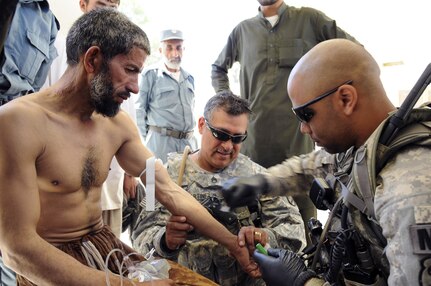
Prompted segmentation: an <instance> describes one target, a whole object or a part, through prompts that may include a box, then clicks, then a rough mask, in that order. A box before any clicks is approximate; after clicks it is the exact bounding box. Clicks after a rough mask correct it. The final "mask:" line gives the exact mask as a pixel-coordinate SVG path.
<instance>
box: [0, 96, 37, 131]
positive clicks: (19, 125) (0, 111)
mask: <svg viewBox="0 0 431 286" xmlns="http://www.w3.org/2000/svg"><path fill="white" fill-rule="evenodd" d="M28 97H30V96H28ZM43 114H44V112H43V109H42V108H41V106H40V105H39V104H37V103H36V102H35V101H33V100H28V99H26V98H24V97H21V98H17V99H15V100H13V101H11V102H9V103H7V104H5V105H3V106H1V107H0V126H1V129H2V130H6V129H18V130H21V129H26V128H31V127H33V126H34V125H35V124H40V123H41V121H42V120H43V118H44V115H43Z"/></svg>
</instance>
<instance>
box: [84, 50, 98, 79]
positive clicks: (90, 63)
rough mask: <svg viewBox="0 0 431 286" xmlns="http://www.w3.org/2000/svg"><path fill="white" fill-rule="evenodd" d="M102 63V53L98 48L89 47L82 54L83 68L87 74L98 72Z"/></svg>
mask: <svg viewBox="0 0 431 286" xmlns="http://www.w3.org/2000/svg"><path fill="white" fill-rule="evenodd" d="M102 61H103V56H102V51H101V50H100V48H99V47H98V46H92V47H90V48H89V49H88V50H87V52H85V54H84V68H85V70H86V71H87V72H88V73H96V72H98V71H99V70H100V68H101V65H102Z"/></svg>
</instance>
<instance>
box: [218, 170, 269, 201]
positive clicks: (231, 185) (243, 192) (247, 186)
mask: <svg viewBox="0 0 431 286" xmlns="http://www.w3.org/2000/svg"><path fill="white" fill-rule="evenodd" d="M267 192H268V182H267V181H266V179H265V177H264V176H263V175H262V174H257V175H254V176H252V177H237V178H232V179H230V180H228V181H226V183H225V184H224V185H223V188H222V194H223V197H224V199H225V200H226V203H227V205H228V206H230V207H232V208H236V207H241V206H247V205H251V204H253V203H254V202H255V200H256V199H257V198H258V196H259V195H260V194H265V193H267Z"/></svg>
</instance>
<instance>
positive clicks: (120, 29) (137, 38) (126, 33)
mask: <svg viewBox="0 0 431 286" xmlns="http://www.w3.org/2000/svg"><path fill="white" fill-rule="evenodd" d="M92 46H98V47H99V48H100V49H101V51H102V54H103V57H104V59H105V60H106V61H109V60H110V59H112V58H113V57H115V56H116V55H119V54H127V53H129V52H130V50H132V48H133V47H138V48H140V49H142V50H144V51H145V52H146V53H147V54H148V55H149V54H150V53H151V48H150V42H149V41H148V37H147V35H146V34H145V32H144V31H143V30H142V29H141V28H139V27H138V26H137V25H135V24H134V23H132V21H130V20H129V19H128V18H127V17H126V16H125V15H124V14H123V13H121V12H119V11H117V10H116V9H113V8H99V9H94V10H92V11H89V12H88V13H85V14H83V15H82V16H81V17H79V18H78V20H76V21H75V23H74V24H73V25H72V28H70V30H69V33H68V35H67V39H66V53H67V64H68V65H71V66H74V65H77V64H78V63H79V58H80V57H81V55H82V54H84V53H85V52H86V51H87V50H88V49H89V48H90V47H92Z"/></svg>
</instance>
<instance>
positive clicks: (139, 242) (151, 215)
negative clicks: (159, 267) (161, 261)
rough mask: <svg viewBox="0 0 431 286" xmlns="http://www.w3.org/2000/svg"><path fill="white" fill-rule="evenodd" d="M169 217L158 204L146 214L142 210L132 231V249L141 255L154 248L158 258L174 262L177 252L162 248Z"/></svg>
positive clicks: (169, 214)
mask: <svg viewBox="0 0 431 286" xmlns="http://www.w3.org/2000/svg"><path fill="white" fill-rule="evenodd" d="M170 216H171V213H170V212H169V211H168V210H167V209H166V208H165V207H163V206H162V205H161V204H160V203H157V205H156V209H155V210H154V211H151V212H147V211H145V209H143V210H142V211H141V213H140V215H139V219H138V222H137V225H136V227H135V229H134V230H133V231H132V235H131V237H132V246H133V248H134V249H135V250H137V251H138V252H139V253H142V254H146V253H148V252H149V251H150V250H151V249H152V248H154V249H155V250H156V253H157V254H158V255H159V256H161V257H164V258H168V259H171V260H176V259H177V255H178V251H174V252H172V251H168V250H167V249H165V248H164V247H163V246H162V239H164V234H165V232H166V223H167V221H168V220H169V217H170Z"/></svg>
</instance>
